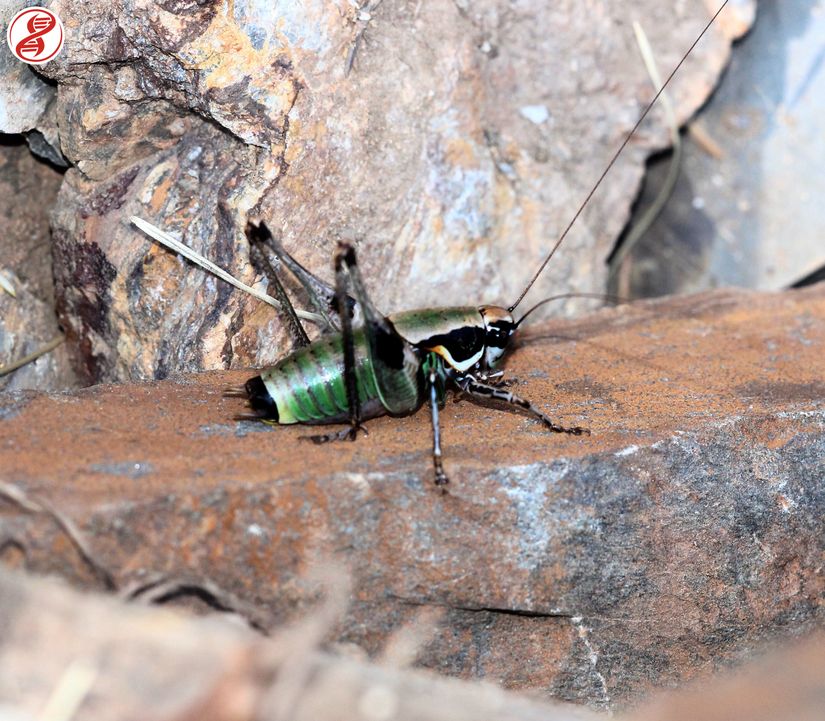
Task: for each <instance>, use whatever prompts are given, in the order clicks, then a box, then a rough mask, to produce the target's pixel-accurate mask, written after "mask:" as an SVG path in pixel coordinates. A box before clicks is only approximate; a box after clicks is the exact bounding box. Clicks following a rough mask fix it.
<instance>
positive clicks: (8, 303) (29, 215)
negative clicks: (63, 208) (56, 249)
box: [0, 138, 76, 390]
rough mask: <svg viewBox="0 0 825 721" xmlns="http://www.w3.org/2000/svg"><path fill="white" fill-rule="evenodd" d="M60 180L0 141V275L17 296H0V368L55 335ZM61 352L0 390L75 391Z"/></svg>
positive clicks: (17, 146)
mask: <svg viewBox="0 0 825 721" xmlns="http://www.w3.org/2000/svg"><path fill="white" fill-rule="evenodd" d="M60 182H61V175H60V173H58V172H57V171H55V170H54V169H53V168H51V167H49V166H48V165H45V164H44V163H41V162H38V161H36V160H35V159H34V158H33V157H32V154H31V153H30V152H29V150H28V148H27V147H26V146H25V145H24V144H23V143H22V140H21V141H18V142H14V141H11V140H7V141H5V142H4V141H3V140H2V138H0V273H4V274H5V275H6V276H7V277H8V278H9V279H10V280H11V282H12V286H13V287H14V289H15V292H16V296H15V297H12V296H11V295H8V294H7V293H4V292H3V291H2V290H0V366H3V365H6V364H8V363H9V362H11V361H14V360H17V359H18V358H21V357H23V356H25V355H26V354H28V353H31V352H33V351H35V350H37V349H38V348H40V347H41V346H43V345H44V344H46V343H47V342H48V341H49V340H51V339H52V338H54V337H55V335H56V334H57V333H58V325H57V316H56V315H55V300H54V285H53V283H52V256H51V246H50V242H49V224H48V209H49V207H50V206H51V205H52V204H53V203H54V201H55V200H56V198H57V191H58V188H59V187H60ZM75 384H76V381H75V375H74V373H73V371H72V367H71V364H70V357H69V353H68V351H67V349H66V348H63V347H62V348H58V349H57V350H56V351H54V352H52V353H50V354H49V355H48V356H44V357H42V358H40V359H39V360H37V361H36V362H34V363H32V364H30V365H28V366H26V367H24V368H22V369H20V370H18V371H16V372H15V373H14V374H11V375H7V376H0V390H3V389H5V390H19V389H23V388H35V389H39V390H59V389H61V388H67V387H70V386H72V385H75Z"/></svg>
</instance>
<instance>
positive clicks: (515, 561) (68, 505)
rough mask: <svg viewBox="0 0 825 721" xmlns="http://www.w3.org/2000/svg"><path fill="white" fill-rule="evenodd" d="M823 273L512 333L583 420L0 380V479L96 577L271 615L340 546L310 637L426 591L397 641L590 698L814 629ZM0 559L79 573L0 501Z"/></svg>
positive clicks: (688, 673)
mask: <svg viewBox="0 0 825 721" xmlns="http://www.w3.org/2000/svg"><path fill="white" fill-rule="evenodd" d="M823 328H825V289H823V288H822V287H813V288H811V289H809V290H806V291H798V292H788V293H783V294H775V295H760V294H754V293H739V292H720V293H714V294H708V295H702V296H696V297H686V298H677V299H671V300H666V301H661V302H650V303H641V304H635V305H633V306H631V307H623V308H618V309H611V310H603V311H600V312H598V313H596V314H594V315H592V316H590V317H586V318H583V319H581V320H578V321H572V322H561V321H556V322H553V323H552V324H545V325H541V326H536V327H534V328H533V329H532V330H531V331H530V332H529V333H527V334H526V335H525V336H524V337H523V339H522V342H521V345H520V347H519V348H518V349H517V351H516V352H515V353H514V355H513V356H512V358H511V359H510V361H509V362H508V364H507V372H508V374H509V375H512V376H515V377H517V378H520V379H521V381H522V384H521V385H519V386H517V387H516V390H517V391H518V392H519V393H521V394H523V395H525V396H527V397H529V398H531V399H532V400H534V401H535V402H537V403H538V405H539V406H540V407H541V408H543V409H544V410H545V411H546V412H548V413H549V414H550V415H552V416H553V417H554V418H556V419H558V420H559V421H561V422H565V423H568V424H571V423H580V424H583V425H587V426H589V427H590V428H591V429H592V435H591V436H589V437H583V438H571V437H558V436H555V435H548V434H546V433H544V432H543V431H542V429H541V428H540V427H539V426H538V425H537V424H536V423H534V422H533V421H531V420H530V419H528V418H525V417H523V416H520V415H515V414H511V413H504V412H497V411H494V410H491V409H488V408H481V407H478V406H474V405H471V404H469V403H467V402H462V403H459V404H452V403H449V404H448V406H447V408H446V409H445V411H444V413H443V416H442V427H443V430H444V446H445V453H446V456H445V463H446V467H447V470H448V473H449V474H450V476H451V480H452V483H451V486H450V494H449V495H447V496H442V495H440V494H439V493H437V492H436V491H435V489H434V488H433V486H432V483H431V468H430V459H429V451H430V429H429V419H428V416H427V414H426V413H425V412H419V413H417V414H415V415H413V416H411V417H408V418H405V419H390V418H384V419H378V420H376V421H373V422H371V423H370V424H369V429H370V435H369V437H368V438H361V439H359V441H358V442H357V443H354V444H338V445H333V446H326V447H315V446H312V445H309V444H305V443H302V442H301V441H300V440H299V438H300V436H302V435H305V433H306V431H305V430H303V429H300V428H274V429H273V428H268V427H266V426H263V425H258V424H254V423H250V422H235V421H232V420H231V419H232V416H233V414H235V413H237V412H238V411H240V410H241V405H240V403H239V402H238V401H237V400H230V399H224V398H222V397H221V390H222V389H223V388H224V387H225V386H227V385H232V384H237V383H238V382H239V381H241V380H243V379H244V378H245V377H246V376H247V375H248V373H244V372H218V373H208V374H200V375H187V376H179V377H175V378H172V379H169V380H167V381H164V382H153V383H144V384H127V385H103V386H97V387H94V388H90V389H87V390H84V391H80V392H74V393H67V394H59V395H57V394H56V395H43V394H33V393H17V394H11V395H6V396H5V397H2V406H0V419H2V420H0V469H2V478H3V479H4V480H5V481H6V482H7V483H10V484H14V485H15V486H17V487H19V488H21V489H23V490H25V491H26V492H27V493H29V494H30V495H32V496H33V497H37V498H41V499H46V500H47V501H48V502H49V503H50V504H51V505H52V506H53V507H55V508H57V509H59V510H60V511H61V512H62V513H64V514H66V515H67V516H68V517H70V518H72V519H73V520H74V521H75V522H76V523H77V524H78V525H79V526H80V528H81V529H82V530H83V532H84V533H85V534H86V536H87V538H88V543H89V545H90V547H91V549H92V551H93V553H94V554H95V556H96V557H97V558H98V559H99V561H100V562H101V563H102V564H103V565H104V566H106V567H107V568H108V569H109V570H110V571H111V573H112V574H113V575H114V577H115V578H116V580H117V582H118V583H119V584H120V585H124V584H128V583H130V582H132V581H135V580H137V579H140V578H144V577H146V576H147V575H149V574H153V573H157V572H164V573H173V574H185V575H188V576H193V575H194V576H197V577H202V578H209V579H211V580H213V581H214V582H216V583H218V584H219V585H220V586H222V587H224V588H225V589H228V590H230V591H232V592H233V593H235V594H236V595H237V596H239V597H241V598H243V599H244V600H245V601H247V602H248V603H251V604H253V605H254V606H255V607H257V608H258V610H259V611H260V612H261V613H262V614H263V616H264V618H265V619H266V622H267V623H269V624H274V623H278V622H280V621H283V620H285V619H287V618H291V617H294V616H295V615H296V614H299V613H300V612H301V610H302V609H305V608H306V607H307V606H308V605H309V604H310V603H312V602H313V600H314V599H315V598H316V592H315V590H314V586H312V584H311V583H309V582H307V581H306V580H305V572H306V570H307V569H308V568H310V567H312V566H313V565H315V564H316V563H317V562H318V561H319V560H321V559H325V558H329V557H332V558H334V559H335V560H336V562H338V563H340V564H341V565H344V566H346V567H347V568H349V569H351V571H352V574H353V579H354V580H353V582H354V586H353V594H352V605H351V608H350V612H349V613H348V614H347V616H346V617H345V618H344V619H342V621H341V622H340V624H339V626H338V628H337V630H336V631H335V632H334V633H333V634H331V636H332V637H334V638H335V639H337V640H343V641H349V642H354V643H356V644H358V645H360V646H361V647H363V648H364V649H366V650H367V651H368V652H369V653H377V652H378V651H379V650H380V649H381V648H382V647H383V645H384V643H385V642H386V639H387V637H388V635H389V634H390V633H391V632H392V631H393V630H394V629H396V628H398V626H399V625H400V624H402V623H403V622H405V621H406V620H408V619H410V618H411V617H412V615H414V614H415V613H417V612H418V611H419V609H420V607H421V606H422V605H423V606H430V605H432V606H437V607H441V608H443V616H442V618H441V620H440V621H439V627H438V632H437V633H436V634H435V636H434V638H433V640H432V641H430V642H429V643H428V644H427V645H426V646H425V647H424V648H423V649H422V650H421V652H420V654H419V656H418V662H419V663H420V664H422V665H424V666H428V667H431V668H435V669H438V670H439V671H443V672H445V673H449V674H453V675H458V676H462V677H466V678H471V677H482V676H483V677H485V678H487V679H490V680H494V681H499V682H501V683H503V684H504V685H505V686H508V687H513V688H530V689H535V690H538V691H540V692H542V693H543V694H545V696H547V697H553V698H559V699H565V700H574V701H579V702H585V703H588V704H590V705H593V706H597V707H604V706H616V705H622V704H626V703H629V702H631V701H632V700H634V699H637V698H639V697H640V696H641V695H643V694H645V693H647V692H649V691H650V690H651V689H653V688H656V687H661V686H670V685H673V684H681V683H683V682H685V681H686V680H688V679H690V678H693V677H695V676H697V675H700V674H704V673H707V672H709V671H710V670H711V669H713V668H715V667H717V666H719V665H726V664H729V663H731V662H734V661H736V660H737V659H741V658H742V657H745V656H747V654H748V653H749V651H750V650H751V649H752V648H753V647H754V646H755V645H757V644H759V643H760V642H761V641H763V640H764V639H766V638H778V637H785V636H794V635H798V634H800V633H803V632H805V631H806V629H810V628H813V627H815V626H817V625H821V624H822V621H823V598H825V578H823V560H825V540H823V539H825V525H824V524H825V521H823V519H825V488H824V487H823V480H822V479H823V478H825V466H823V462H824V461H823V459H825V431H824V430H823V429H824V428H825V405H824V402H823V398H824V397H825V392H823V391H825V384H823V368H824V366H825V362H824V361H823V358H825V331H824V330H823ZM3 536H4V537H6V538H7V539H15V543H14V544H11V543H7V544H6V545H5V546H4V548H5V557H6V559H7V560H8V561H9V562H15V563H17V564H20V565H26V566H28V567H29V568H32V569H37V570H40V571H49V572H55V573H60V574H63V575H65V576H67V577H69V578H71V579H72V580H73V581H74V582H76V583H85V584H95V583H96V581H95V580H94V578H93V577H92V576H90V574H89V573H88V571H87V570H86V569H85V568H84V567H83V565H82V564H81V563H80V562H79V561H78V559H77V556H76V553H75V552H74V549H73V548H72V547H71V545H70V544H69V543H68V541H67V540H66V537H65V535H64V534H62V533H60V532H59V531H57V530H56V527H55V526H54V525H53V524H52V523H51V522H50V521H49V520H48V518H46V517H43V516H22V515H20V514H19V513H17V512H16V511H15V510H14V508H13V507H10V506H4V515H3V516H2V527H0V537H3Z"/></svg>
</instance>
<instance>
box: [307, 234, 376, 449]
mask: <svg viewBox="0 0 825 721" xmlns="http://www.w3.org/2000/svg"><path fill="white" fill-rule="evenodd" d="M348 250H351V249H350V248H349V246H339V248H338V250H337V252H336V253H335V298H336V300H337V301H338V303H339V307H343V304H344V303H345V302H346V299H347V269H346V267H345V262H344V255H345V254H346V253H347V252H348ZM340 318H341V338H342V340H343V343H344V385H345V387H346V389H347V408H348V409H349V423H350V425H349V428H345V429H344V430H343V431H338V432H335V433H325V434H322V435H317V436H309V439H310V440H311V441H312V442H313V443H328V442H329V441H338V440H344V439H347V440H350V441H354V440H355V438H356V437H357V435H358V431H364V433H366V432H367V429H366V428H364V426H362V425H361V403H360V400H359V399H358V377H357V376H356V372H355V341H354V338H353V334H352V318H351V317H350V315H349V313H342V314H341V316H340Z"/></svg>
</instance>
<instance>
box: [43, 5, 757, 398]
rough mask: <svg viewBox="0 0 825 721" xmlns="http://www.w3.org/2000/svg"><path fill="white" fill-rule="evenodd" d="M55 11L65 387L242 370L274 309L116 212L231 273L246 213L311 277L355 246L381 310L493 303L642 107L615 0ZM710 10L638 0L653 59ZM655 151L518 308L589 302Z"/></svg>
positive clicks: (703, 60) (642, 144) (697, 57)
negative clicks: (538, 299)
mask: <svg viewBox="0 0 825 721" xmlns="http://www.w3.org/2000/svg"><path fill="white" fill-rule="evenodd" d="M52 7H53V8H54V9H55V10H56V11H57V12H58V14H59V15H60V16H61V17H62V18H63V22H64V24H65V25H66V35H67V42H66V48H65V51H64V52H63V53H61V55H60V56H59V57H58V58H56V59H55V60H54V61H53V62H51V63H49V64H48V65H47V66H45V67H44V68H43V71H42V72H43V73H45V74H46V75H48V77H49V78H51V79H52V80H54V81H56V82H57V83H58V98H57V103H56V105H55V107H54V108H53V113H52V116H53V121H54V122H56V123H57V125H58V126H59V127H60V143H61V150H62V152H63V154H64V155H65V156H66V158H67V159H68V160H69V161H70V162H71V163H72V165H73V168H72V169H71V170H70V171H69V172H68V173H67V175H66V182H65V184H64V186H63V188H62V191H61V195H60V199H59V202H58V207H57V209H56V211H55V213H54V216H53V223H54V233H55V241H56V259H55V265H56V276H57V282H58V290H59V295H60V313H61V318H62V321H63V323H64V325H65V326H66V328H67V330H68V332H69V336H70V338H69V340H70V345H71V347H72V348H73V349H74V350H75V362H76V365H77V368H78V370H79V372H80V373H81V375H82V376H83V377H84V379H85V380H86V382H88V383H93V382H98V381H104V380H124V379H130V378H132V379H146V378H162V377H164V376H165V375H166V374H168V373H169V372H171V371H179V370H197V369H202V368H216V367H238V366H243V365H247V364H250V363H255V364H262V363H266V362H268V361H271V360H272V359H273V358H275V357H276V356H277V355H278V354H279V353H280V348H282V347H283V343H282V341H283V340H284V336H283V334H282V332H281V327H280V323H279V322H278V321H277V320H274V319H272V317H271V314H269V313H267V312H261V310H260V309H259V308H257V307H255V306H253V305H252V304H251V303H250V302H249V301H248V300H247V299H244V298H242V297H240V296H239V295H238V294H237V293H234V292H231V291H230V290H229V289H227V288H225V287H223V286H222V285H219V284H217V282H216V281H214V280H212V279H205V278H204V275H203V274H202V272H201V271H199V270H197V269H194V268H192V267H191V266H189V265H188V264H186V263H184V262H182V261H179V260H178V259H176V258H174V257H170V256H169V255H168V254H167V253H166V252H165V251H162V250H160V249H159V248H157V247H155V246H153V245H152V243H151V242H150V241H149V240H148V239H147V238H145V237H143V236H142V235H141V234H139V233H138V232H137V231H136V230H135V229H134V228H132V227H130V226H129V225H128V223H127V220H126V219H127V218H128V216H129V215H130V214H136V215H141V216H143V217H146V218H148V219H150V220H153V221H155V222H156V223H158V224H160V225H162V226H164V227H165V228H167V229H168V230H170V231H171V232H174V233H177V234H178V235H181V236H182V237H183V239H184V240H185V242H187V243H189V244H191V245H193V246H194V247H196V248H197V249H198V250H200V251H202V252H205V253H206V254H208V255H209V256H210V257H211V258H213V259H215V260H216V261H218V262H220V263H222V264H223V265H225V266H228V268H229V269H230V270H232V271H233V272H234V273H235V274H237V275H240V276H241V277H242V278H244V279H245V280H251V278H252V275H253V271H252V270H251V268H250V267H249V263H248V257H247V249H246V245H245V240H244V238H243V234H242V228H243V227H244V225H245V223H246V220H247V218H249V217H255V216H259V217H263V218H266V219H267V220H269V221H270V222H271V224H272V225H273V226H274V228H276V229H277V230H278V231H279V232H281V233H282V234H283V236H284V241H285V243H286V245H287V247H288V248H291V249H293V250H294V251H295V253H296V254H297V255H298V256H299V258H300V259H301V260H302V261H303V262H305V264H306V265H308V266H309V267H310V268H312V269H313V270H316V271H323V272H325V271H326V269H327V268H328V267H329V265H330V254H331V249H332V248H333V247H334V242H335V240H336V238H340V237H346V238H351V239H356V240H358V241H359V247H360V250H361V251H362V258H363V262H364V267H365V271H366V274H367V277H371V278H373V279H376V278H380V282H377V281H374V288H375V293H376V296H377V301H378V304H379V305H380V306H381V307H382V308H383V309H384V310H386V311H391V310H398V309H400V308H402V307H415V306H422V305H428V304H432V303H434V302H435V301H436V300H438V301H440V302H442V303H454V302H462V303H466V302H468V301H469V302H474V301H479V302H481V301H483V300H492V299H510V298H512V297H513V296H514V295H515V294H516V293H517V291H518V289H519V288H520V286H522V285H523V284H524V283H525V281H526V280H527V277H528V274H529V270H530V269H532V268H533V267H535V266H536V265H537V264H538V261H539V259H540V258H541V256H542V254H543V253H545V252H546V251H547V249H548V247H549V244H550V242H551V240H552V238H554V237H556V236H557V235H558V233H559V232H560V230H561V228H562V227H563V226H564V224H565V223H566V222H567V221H568V220H569V219H570V217H571V216H572V214H573V212H574V209H575V207H576V205H577V204H578V203H579V202H580V201H581V200H582V199H583V198H584V196H585V195H586V193H587V190H588V188H589V186H590V185H591V184H592V183H593V182H594V180H595V178H596V177H598V175H599V173H600V172H601V170H602V169H603V168H604V166H605V164H606V162H607V159H608V158H609V156H610V154H611V153H612V152H613V150H614V149H615V148H616V147H617V146H618V144H619V141H620V139H621V137H622V135H623V134H624V133H626V132H627V131H628V130H629V128H630V127H631V126H632V125H633V123H634V122H635V120H636V118H637V116H638V114H639V112H640V109H641V108H642V107H643V105H644V104H645V103H646V102H647V100H649V98H650V97H651V95H652V92H651V89H650V83H649V79H648V77H647V74H646V72H645V70H644V66H643V64H642V62H641V60H640V58H639V54H638V51H637V48H636V47H635V42H634V40H633V36H632V32H631V30H630V22H629V21H630V20H631V18H629V17H628V15H627V3H624V2H620V1H619V0H613V1H611V2H606V3H598V4H595V5H593V6H592V7H588V10H587V11H586V12H582V7H581V4H580V3H577V2H572V1H570V0H566V1H565V2H561V3H552V4H550V5H548V4H547V3H541V2H535V1H528V2H523V3H519V4H517V5H513V4H512V3H510V2H505V1H504V0H484V1H483V2H473V3H467V2H464V1H463V0H461V1H459V0H455V1H451V0H432V1H430V0H428V2H420V1H418V0H405V1H404V2H385V3H378V2H372V3H371V4H370V8H371V9H368V8H366V6H365V7H362V8H361V9H359V8H358V7H357V6H356V5H355V3H352V2H349V1H347V0H337V1H336V2H319V1H317V0H314V1H313V2H294V1H292V0H281V1H279V2H271V3H265V2H252V1H250V0H243V1H241V0H239V1H236V2H229V3H217V2H184V1H179V0H166V1H165V2H160V3H153V2H148V1H145V0H117V1H116V2H109V1H108V0H107V1H106V2H103V0H91V1H90V2H84V3H76V2H65V1H63V2H54V3H53V6H52ZM743 7H744V8H745V10H744V15H743V10H742V8H743ZM751 7H752V2H744V3H743V2H739V3H733V4H731V6H730V9H729V11H728V14H727V16H726V18H724V19H723V20H722V21H721V22H719V23H718V24H717V25H716V26H715V27H714V28H713V29H712V30H711V32H710V33H709V35H708V36H707V37H706V39H705V40H704V41H703V42H702V44H701V45H700V46H699V47H698V48H697V50H696V51H695V53H694V55H693V56H692V57H691V59H690V60H689V61H688V63H687V64H686V65H685V67H684V69H683V71H682V73H681V77H680V79H679V83H678V84H677V85H674V87H673V90H672V95H673V96H674V99H675V103H676V106H677V108H678V116H679V118H680V119H681V120H684V119H686V118H687V117H688V116H689V115H690V114H691V113H692V112H693V111H694V110H695V109H696V108H697V107H698V106H699V105H700V104H701V103H702V102H703V101H704V100H705V98H706V97H707V95H708V93H709V92H710V91H711V89H712V87H713V85H714V83H715V80H716V78H717V76H718V74H719V72H720V70H721V68H722V67H723V65H724V63H725V61H726V59H727V57H728V53H729V48H730V42H731V38H732V37H733V36H734V35H736V34H738V33H741V32H742V22H741V19H742V18H743V17H747V16H748V8H751ZM709 8H710V4H708V3H703V2H698V1H696V2H690V3H684V2H681V1H676V0H673V1H672V2H668V3H662V2H659V1H657V0H647V1H646V2H645V3H642V4H637V5H636V7H635V12H636V13H637V16H638V17H639V18H641V19H642V20H643V22H644V25H645V26H646V27H647V29H648V33H649V34H650V36H651V41H652V43H653V46H654V48H655V51H656V54H657V59H658V60H659V62H660V64H661V66H662V67H663V68H668V67H673V66H674V65H675V63H676V61H677V60H678V58H679V57H680V56H681V54H682V53H683V52H684V51H685V50H686V49H687V48H688V47H689V46H690V44H691V42H692V41H693V40H694V39H695V38H696V36H697V35H698V33H699V30H700V28H701V27H702V25H703V24H704V23H705V22H706V21H707V19H708V17H709ZM713 9H715V8H713ZM356 51H357V52H356ZM353 52H354V55H353ZM351 57H352V58H353V60H352V64H351V65H352V67H351V71H350V72H349V73H347V68H348V67H349V65H350V62H349V61H350V58H351ZM666 138H667V133H666V131H665V130H664V128H663V127H662V124H661V122H658V121H656V120H655V117H654V119H653V120H651V122H650V123H649V124H647V125H646V126H645V127H644V128H643V130H642V132H641V133H640V135H639V136H638V137H637V139H636V140H635V141H634V143H632V144H631V146H630V147H629V148H628V151H627V153H626V155H625V156H624V158H623V159H622V161H621V162H620V163H619V165H618V166H617V167H616V168H615V170H614V172H613V174H612V176H611V178H610V182H609V183H607V184H606V187H605V189H604V192H603V193H602V194H601V196H600V198H599V200H598V202H597V203H596V204H594V205H593V206H592V208H591V209H590V211H589V212H588V213H587V214H586V215H585V217H584V218H583V219H582V223H581V226H580V227H579V229H578V232H577V233H576V234H574V235H573V236H571V237H570V239H569V242H568V243H567V245H566V247H565V249H564V252H563V253H561V254H560V255H559V257H558V259H557V261H555V263H554V266H553V268H552V270H551V271H550V272H548V274H547V275H546V277H544V278H543V280H542V282H541V283H540V285H539V289H537V293H538V292H545V291H547V290H548V289H552V290H553V291H554V292H559V291H561V290H565V289H569V288H574V289H578V290H591V289H594V288H599V287H601V285H602V283H603V280H604V267H603V261H604V258H605V257H606V255H607V253H608V251H609V248H610V245H611V244H612V242H613V240H614V238H615V236H616V234H617V232H618V230H619V229H620V228H621V226H622V224H623V223H624V221H625V219H626V216H627V210H628V207H629V205H630V203H631V201H632V198H633V196H634V193H635V189H636V187H637V185H638V182H639V179H640V176H641V173H642V161H643V158H644V157H645V155H646V154H647V153H649V152H650V150H651V149H652V148H657V147H661V146H662V145H663V144H664V143H665V142H666Z"/></svg>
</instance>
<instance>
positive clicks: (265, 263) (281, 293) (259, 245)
mask: <svg viewBox="0 0 825 721" xmlns="http://www.w3.org/2000/svg"><path fill="white" fill-rule="evenodd" d="M267 232H268V231H267ZM246 237H247V238H248V239H249V259H250V260H251V261H252V264H253V265H254V266H255V267H256V268H257V269H258V270H260V271H261V272H262V273H263V274H264V275H265V276H266V279H267V280H268V281H269V287H270V288H271V289H272V293H273V295H274V296H275V299H276V300H277V301H278V302H279V303H280V304H281V309H282V311H283V313H284V316H285V317H286V321H287V328H288V330H289V336H290V338H291V339H292V345H293V348H303V347H304V346H308V345H309V336H308V335H307V332H306V330H304V326H303V325H301V321H300V320H299V319H298V315H297V313H296V312H295V307H294V306H293V305H292V302H291V301H290V300H289V296H288V295H287V294H286V290H285V289H284V286H283V284H282V283H281V280H280V278H278V273H277V272H276V271H275V263H273V260H272V258H271V257H269V255H268V253H267V250H268V249H267V248H266V246H265V245H264V244H263V241H262V238H261V226H256V225H254V224H252V223H249V224H247V226H246ZM276 262H277V261H276Z"/></svg>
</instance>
